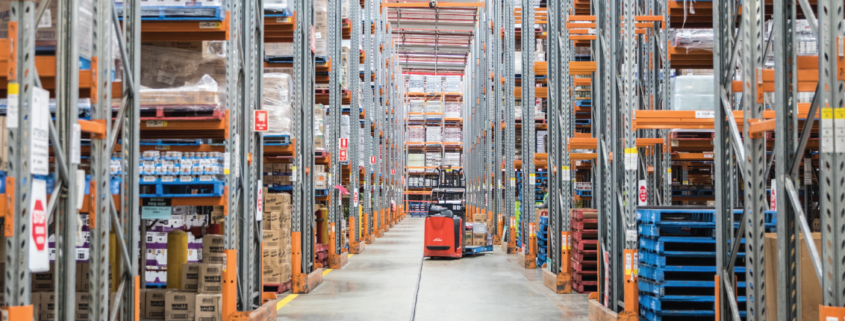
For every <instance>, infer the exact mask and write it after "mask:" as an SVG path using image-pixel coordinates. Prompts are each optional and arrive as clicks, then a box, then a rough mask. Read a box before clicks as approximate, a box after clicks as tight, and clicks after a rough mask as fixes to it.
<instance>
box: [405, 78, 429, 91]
mask: <svg viewBox="0 0 845 321" xmlns="http://www.w3.org/2000/svg"><path fill="white" fill-rule="evenodd" d="M424 91H425V76H422V75H408V92H409V93H421V92H424Z"/></svg>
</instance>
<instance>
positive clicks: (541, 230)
mask: <svg viewBox="0 0 845 321" xmlns="http://www.w3.org/2000/svg"><path fill="white" fill-rule="evenodd" d="M539 211H541V209H537V213H538V214H539ZM538 219H539V221H540V225H539V226H538V228H537V266H543V264H545V263H546V260H547V259H548V257H549V254H548V250H549V217H548V216H540V217H538Z"/></svg>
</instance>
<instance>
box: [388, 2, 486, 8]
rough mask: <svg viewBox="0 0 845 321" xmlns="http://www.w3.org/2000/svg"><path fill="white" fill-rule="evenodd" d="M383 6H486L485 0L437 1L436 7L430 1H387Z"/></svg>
mask: <svg viewBox="0 0 845 321" xmlns="http://www.w3.org/2000/svg"><path fill="white" fill-rule="evenodd" d="M381 7H382V8H432V9H433V8H484V2H435V3H434V7H430V6H429V2H385V3H382V4H381Z"/></svg>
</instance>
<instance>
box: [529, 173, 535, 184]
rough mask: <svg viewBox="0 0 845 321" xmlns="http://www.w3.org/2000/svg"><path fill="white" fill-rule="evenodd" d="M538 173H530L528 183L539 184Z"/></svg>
mask: <svg viewBox="0 0 845 321" xmlns="http://www.w3.org/2000/svg"><path fill="white" fill-rule="evenodd" d="M536 181H537V174H534V173H531V174H528V185H536V184H537V182H536Z"/></svg>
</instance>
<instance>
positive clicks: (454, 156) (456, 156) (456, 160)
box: [443, 153, 461, 167]
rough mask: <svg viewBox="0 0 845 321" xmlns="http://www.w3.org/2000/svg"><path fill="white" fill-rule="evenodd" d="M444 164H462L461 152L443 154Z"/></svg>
mask: <svg viewBox="0 0 845 321" xmlns="http://www.w3.org/2000/svg"><path fill="white" fill-rule="evenodd" d="M443 166H453V167H457V166H461V153H445V154H443Z"/></svg>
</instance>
